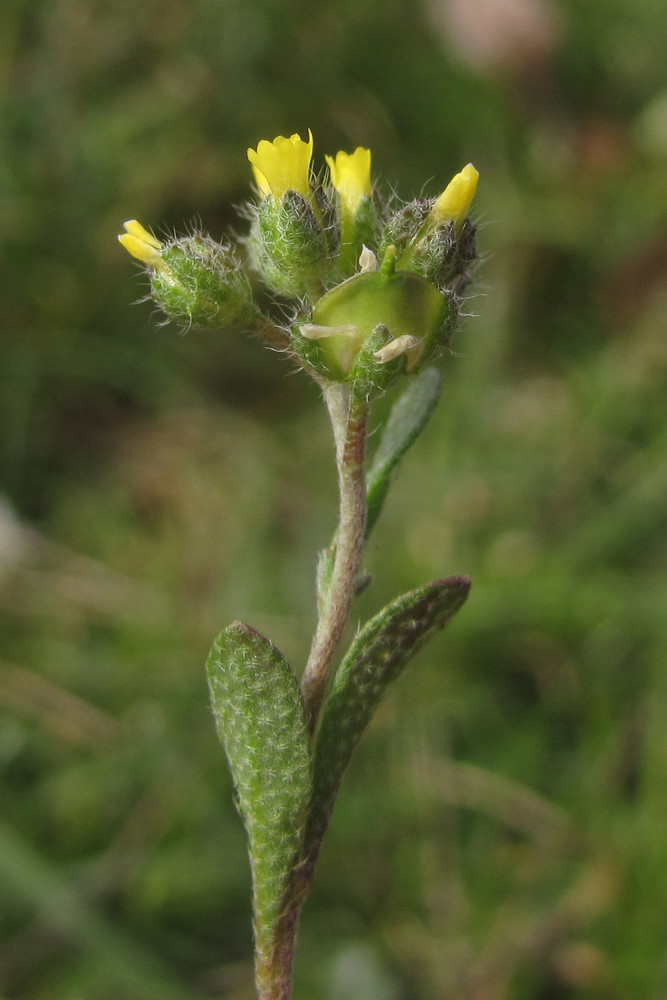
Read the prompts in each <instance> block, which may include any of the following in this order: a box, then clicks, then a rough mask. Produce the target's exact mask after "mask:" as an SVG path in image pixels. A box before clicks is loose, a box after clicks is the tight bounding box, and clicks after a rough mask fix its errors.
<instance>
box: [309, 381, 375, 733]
mask: <svg viewBox="0 0 667 1000" xmlns="http://www.w3.org/2000/svg"><path fill="white" fill-rule="evenodd" d="M323 391H324V399H325V402H326V404H327V409H328V411H329V417H330V419H331V425H332V428H333V433H334V441H335V445H336V466H337V469H338V490H339V502H340V509H339V521H338V531H337V532H336V536H335V539H334V542H333V544H332V547H331V550H330V551H329V554H328V556H329V558H331V555H333V567H332V569H331V573H330V578H329V579H328V580H325V581H324V584H323V586H321V588H320V589H321V594H320V615H319V620H318V623H317V628H316V630H315V635H314V637H313V642H312V645H311V648H310V655H309V657H308V662H307V664H306V669H305V671H304V675H303V680H302V682H301V692H302V694H303V700H304V703H305V706H306V717H307V719H308V724H309V728H310V730H311V732H312V730H313V728H314V727H315V724H316V722H317V717H318V713H319V710H320V706H321V704H322V698H323V696H324V691H325V689H326V686H327V681H328V679H329V676H330V673H331V668H332V665H333V662H334V658H335V656H336V651H337V649H338V646H339V643H340V640H341V637H342V635H343V630H344V628H345V625H346V622H347V619H348V615H349V613H350V608H351V606H352V601H353V600H354V595H355V593H356V589H357V579H358V577H359V569H360V566H361V558H362V555H363V550H364V538H365V532H366V471H365V453H366V435H367V428H368V413H369V407H368V404H367V403H366V402H362V401H360V400H358V399H356V398H355V397H354V395H353V394H352V392H351V391H350V389H349V388H348V387H347V386H345V385H340V384H338V383H336V382H330V383H328V384H326V385H325V386H324V390H323ZM325 558H326V556H325Z"/></svg>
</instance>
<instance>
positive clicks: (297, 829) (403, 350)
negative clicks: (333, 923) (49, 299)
mask: <svg viewBox="0 0 667 1000" xmlns="http://www.w3.org/2000/svg"><path fill="white" fill-rule="evenodd" d="M312 153H313V137H312V134H311V133H310V132H309V133H308V141H304V140H303V139H301V138H300V137H299V136H298V135H292V136H290V137H289V138H285V137H283V136H278V137H277V138H276V139H274V140H273V142H269V141H267V140H262V141H261V142H260V143H259V144H258V146H257V148H256V149H249V150H248V159H249V161H250V163H251V166H252V171H253V175H254V180H255V184H256V188H257V198H256V199H255V200H254V201H253V202H252V203H251V205H250V206H249V211H248V214H249V216H250V219H251V225H250V233H249V236H248V238H247V241H246V242H245V247H237V246H234V245H233V244H232V243H231V242H224V243H217V242H215V241H214V240H213V239H211V237H210V236H207V235H205V234H202V233H199V232H195V233H192V234H191V235H188V236H185V237H180V238H175V239H172V240H169V241H166V242H161V241H160V240H158V239H157V238H156V237H155V236H154V235H152V234H151V233H149V232H148V231H147V230H146V229H144V227H143V226H142V225H141V224H140V223H138V222H137V221H131V222H127V223H125V230H126V231H125V233H123V234H122V235H121V236H119V240H120V241H121V243H122V244H123V246H124V247H125V249H126V250H128V251H129V253H131V254H132V255H133V256H134V257H135V258H137V259H138V260H139V261H141V262H142V264H144V265H145V267H146V269H147V271H148V274H149V276H150V281H151V292H152V296H153V298H154V299H155V301H156V303H157V304H158V305H159V306H160V307H161V308H162V309H163V310H164V312H165V313H166V314H167V316H168V317H169V318H170V319H173V320H176V321H178V322H181V323H185V324H186V325H187V326H190V325H200V326H217V327H220V326H235V327H240V328H245V329H247V330H248V331H250V332H252V333H254V334H256V335H258V336H259V337H260V338H261V339H263V340H264V341H265V343H266V344H267V345H269V346H270V347H272V348H274V349H278V350H280V351H282V352H283V353H284V354H285V355H286V357H288V358H289V359H291V360H292V362H293V363H296V364H297V365H298V366H299V367H300V368H302V369H303V370H305V371H306V372H307V373H308V374H309V375H310V376H311V377H312V378H313V379H314V380H315V381H316V382H317V383H318V384H319V386H320V387H321V389H322V393H323V396H324V400H325V402H326V404H327V408H328V411H329V415H330V418H331V422H332V426H333V434H334V441H335V448H336V464H337V470H338V483H339V494H340V511H339V523H338V528H337V530H336V532H335V534H334V537H333V540H332V542H331V544H330V545H329V546H328V547H327V548H325V549H324V550H323V551H322V552H321V553H320V557H319V561H318V568H317V602H318V621H317V626H316V629H315V634H314V637H313V641H312V646H311V649H310V654H309V657H308V660H307V663H306V666H305V669H304V671H303V674H302V677H301V680H300V682H299V681H297V677H296V675H295V673H294V671H293V670H292V667H291V666H290V665H289V664H288V663H287V661H286V660H285V658H284V656H283V655H282V654H281V653H280V652H279V650H278V649H277V648H276V647H275V646H274V645H273V644H272V643H271V642H270V641H269V640H268V639H266V638H265V637H264V636H262V635H260V633H259V632H257V631H255V629H253V628H251V627H250V626H249V625H246V624H243V623H241V622H235V623H233V624H232V625H230V626H229V627H228V628H226V629H224V630H223V631H222V632H221V634H220V635H219V636H218V638H217V639H216V641H215V643H214V645H213V649H212V651H211V654H210V656H209V660H208V680H209V687H210V692H211V700H212V705H213V711H214V714H215V718H216V724H217V728H218V733H219V736H220V739H221V742H222V744H223V746H224V748H225V751H226V754H227V758H228V761H229V765H230V769H231V771H232V775H233V778H234V783H235V786H236V791H237V795H238V805H239V810H240V812H241V815H242V817H243V820H244V823H245V826H246V829H247V833H248V839H249V846H250V859H251V866H252V876H253V913H254V929H255V972H256V985H257V992H258V996H259V998H260V1000H288V998H289V997H290V996H291V990H292V985H291V984H292V962H293V955H294V945H295V940H296V932H297V926H298V922H299V915H300V911H301V907H302V905H303V903H304V900H305V899H306V897H307V895H308V893H309V891H310V887H311V884H312V880H313V875H314V870H315V865H316V862H317V859H318V856H319V852H320V848H321V845H322V839H323V837H324V834H325V832H326V829H327V826H328V823H329V819H330V816H331V812H332V809H333V804H334V800H335V797H336V794H337V791H338V787H339V785H340V782H341V780H342V777H343V774H344V771H345V768H346V766H347V764H348V762H349V759H350V756H351V754H352V751H353V749H354V746H355V745H356V743H357V741H358V740H359V738H360V736H361V734H362V732H363V730H364V728H365V726H366V724H367V723H368V721H369V719H370V717H371V715H372V714H373V712H374V710H375V708H376V707H377V705H378V703H379V701H380V700H381V698H382V696H383V694H384V692H385V690H386V688H387V686H388V685H389V683H390V682H391V681H392V680H394V679H395V678H396V677H398V675H399V674H400V673H401V671H402V670H403V668H404V666H405V665H406V663H407V662H408V661H409V659H410V658H411V657H412V655H413V654H414V653H415V652H416V651H417V650H418V649H419V648H421V646H422V645H423V644H424V643H425V642H426V641H427V640H428V638H429V637H430V636H431V635H432V634H433V633H434V632H436V631H437V630H438V629H441V628H442V627H443V626H444V625H445V624H446V623H447V622H448V621H449V620H450V618H451V617H452V616H453V615H454V614H455V613H456V612H457V611H458V610H459V608H460V607H461V606H462V604H463V603H464V601H465V600H466V597H467V595H468V591H469V587H470V581H469V580H468V579H467V578H466V577H449V578H447V579H441V580H436V581H433V582H431V583H429V584H426V585H424V586H421V587H419V588H417V589H416V590H413V591H411V592H409V593H406V594H403V595H402V596H400V597H398V598H397V599H396V600H394V601H393V602H392V603H391V604H390V605H388V606H387V607H386V608H384V609H383V610H382V611H380V612H379V613H378V614H377V615H375V616H374V617H373V618H371V619H370V621H368V622H367V623H366V624H365V625H364V626H363V627H362V628H361V629H360V630H359V631H358V632H357V634H356V636H355V637H354V639H353V640H352V643H351V644H350V645H349V647H348V648H347V650H346V651H345V652H344V653H343V654H342V655H340V647H341V644H342V641H343V637H344V629H345V625H346V623H347V620H348V617H349V613H350V610H351V607H352V604H353V601H354V598H355V595H356V594H357V593H358V592H359V590H360V589H362V587H363V586H365V584H366V582H367V578H365V577H364V575H363V574H362V572H361V569H362V567H361V561H362V556H363V551H364V546H365V542H366V540H367V538H368V535H369V533H370V531H371V529H372V528H373V527H374V525H375V522H376V520H377V518H378V515H379V513H380V510H381V507H382V504H383V502H384V499H385V497H386V494H387V491H388V488H389V485H390V479H391V476H392V473H393V472H394V470H395V468H396V466H397V465H398V463H399V461H400V460H401V458H402V457H403V455H404V454H405V453H406V451H407V450H408V448H409V447H410V446H411V445H412V444H413V442H414V441H415V439H416V438H417V437H418V435H419V434H420V433H421V431H422V430H423V428H424V427H425V425H426V423H427V422H428V420H429V418H430V416H431V414H432V413H433V411H434V409H435V406H436V404H437V401H438V397H439V391H440V377H439V375H438V372H437V370H436V369H435V368H433V367H430V366H429V363H430V362H431V361H433V360H434V359H435V358H437V357H438V356H439V355H440V354H442V353H443V351H444V350H445V349H446V348H447V346H448V345H449V343H450V341H451V337H452V335H453V333H454V331H455V329H456V326H457V323H458V318H459V315H460V309H461V301H462V294H463V292H464V290H465V288H466V286H467V283H468V281H469V280H470V276H471V269H472V266H473V263H474V261H475V258H476V251H475V226H474V225H473V223H472V222H471V221H470V219H469V218H468V212H469V210H470V206H471V204H472V200H473V198H474V195H475V190H476V186H477V178H478V175H477V171H476V170H475V168H474V167H473V166H472V165H471V164H468V166H467V167H465V168H464V169H463V170H462V171H461V173H459V174H457V175H456V176H455V177H454V178H453V180H452V181H451V182H450V183H449V184H448V186H447V187H446V188H445V189H444V191H443V192H442V194H440V196H439V197H437V198H433V199H427V198H419V199H416V200H415V201H412V202H410V203H409V204H406V205H401V206H398V207H392V206H388V205H386V204H383V202H382V201H381V199H380V197H379V195H378V193H377V191H376V190H375V188H374V186H373V183H372V180H371V154H370V151H369V150H367V149H363V148H361V147H360V148H358V149H356V150H355V151H354V152H353V153H351V154H348V153H345V152H339V153H337V154H336V156H335V157H330V156H327V157H326V162H327V164H328V175H326V176H325V177H324V180H322V181H318V180H317V179H316V178H315V177H314V176H313V173H312V170H311V160H312ZM243 251H245V252H243ZM250 271H253V272H255V273H256V274H258V275H259V276H260V278H261V279H262V281H263V282H264V284H265V285H266V286H267V288H268V289H269V290H270V291H271V292H272V293H273V294H274V295H275V296H279V297H280V298H281V299H282V300H284V302H285V303H286V305H284V306H283V317H282V321H278V320H276V319H275V318H274V317H271V316H268V315H266V314H265V313H264V312H263V311H262V310H261V309H260V308H259V306H258V305H257V304H256V303H255V301H254V298H253V289H252V283H251V280H250V276H249V272H250ZM403 376H408V377H409V379H410V381H409V382H408V384H407V387H406V389H405V390H404V392H403V394H402V396H401V397H400V398H399V400H398V402H397V403H396V404H395V406H394V409H393V410H392V412H391V415H390V417H389V419H388V421H387V423H386V426H385V427H384V432H383V436H382V438H381V440H380V443H379V445H378V447H377V448H376V451H375V455H374V458H373V461H372V463H371V464H370V466H369V468H368V469H367V462H366V439H367V430H368V421H369V411H370V405H371V402H372V400H373V399H374V398H375V397H376V396H377V395H379V394H381V393H383V392H384V391H386V390H387V389H388V388H389V387H390V386H391V385H392V384H393V383H394V382H396V381H397V380H398V379H400V378H401V377H403Z"/></svg>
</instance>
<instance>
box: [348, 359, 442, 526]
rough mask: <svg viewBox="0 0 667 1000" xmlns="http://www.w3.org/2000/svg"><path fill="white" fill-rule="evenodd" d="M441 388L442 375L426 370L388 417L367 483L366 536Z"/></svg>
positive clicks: (413, 380) (411, 385)
mask: <svg viewBox="0 0 667 1000" xmlns="http://www.w3.org/2000/svg"><path fill="white" fill-rule="evenodd" d="M441 386H442V378H441V376H440V373H439V372H438V371H437V370H436V369H435V368H425V369H424V370H423V371H421V372H420V373H419V374H418V375H415V377H414V378H413V379H412V380H411V381H410V382H409V383H408V387H407V389H406V390H405V391H404V392H403V394H402V395H401V396H400V398H399V399H398V400H397V402H396V403H395V404H394V406H393V408H392V410H391V413H390V414H389V419H388V420H387V423H386V426H385V429H384V433H383V435H382V439H381V440H380V444H379V445H378V447H377V450H376V452H375V455H374V456H373V463H372V465H371V467H370V469H369V472H368V477H367V480H366V497H367V502H368V515H367V518H366V537H368V535H369V534H370V532H371V529H372V527H373V525H374V524H375V522H376V521H377V519H378V515H379V513H380V511H381V509H382V504H383V503H384V500H385V497H386V496H387V492H388V490H389V484H390V480H391V474H392V472H393V471H394V469H395V468H396V466H397V465H398V463H399V461H400V460H401V458H402V457H403V455H405V453H406V451H407V450H408V448H410V446H411V445H412V444H413V442H414V441H415V440H416V439H417V438H418V437H419V435H420V434H421V432H422V431H423V429H424V427H425V426H426V424H427V423H428V421H429V420H430V418H431V415H432V414H433V412H434V410H435V408H436V406H437V405H438V400H439V399H440V389H441Z"/></svg>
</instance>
